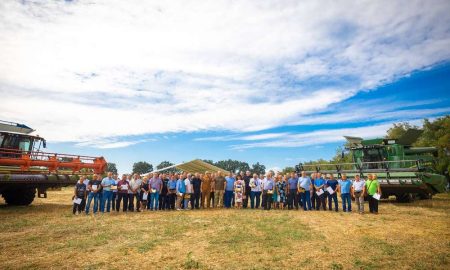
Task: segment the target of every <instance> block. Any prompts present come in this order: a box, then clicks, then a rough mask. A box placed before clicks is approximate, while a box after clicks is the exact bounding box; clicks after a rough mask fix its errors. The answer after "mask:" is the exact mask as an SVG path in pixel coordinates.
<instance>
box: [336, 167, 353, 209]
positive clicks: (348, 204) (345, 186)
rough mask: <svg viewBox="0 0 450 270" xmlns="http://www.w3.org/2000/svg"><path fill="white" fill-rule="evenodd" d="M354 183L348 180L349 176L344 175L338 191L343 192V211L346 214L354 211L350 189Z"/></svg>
mask: <svg viewBox="0 0 450 270" xmlns="http://www.w3.org/2000/svg"><path fill="white" fill-rule="evenodd" d="M351 187H352V182H351V181H350V180H347V175H346V174H345V173H344V174H342V176H341V180H339V186H338V190H339V191H340V192H341V200H342V210H343V211H344V212H351V211H352V199H351V197H350V189H351Z"/></svg>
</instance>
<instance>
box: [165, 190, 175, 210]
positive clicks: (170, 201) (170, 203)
mask: <svg viewBox="0 0 450 270" xmlns="http://www.w3.org/2000/svg"><path fill="white" fill-rule="evenodd" d="M176 196H177V195H176V194H175V193H169V194H167V208H166V209H167V210H175V199H176Z"/></svg>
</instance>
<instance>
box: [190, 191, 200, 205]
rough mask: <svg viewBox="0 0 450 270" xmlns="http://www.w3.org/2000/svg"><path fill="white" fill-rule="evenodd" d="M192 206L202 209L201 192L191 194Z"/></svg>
mask: <svg viewBox="0 0 450 270" xmlns="http://www.w3.org/2000/svg"><path fill="white" fill-rule="evenodd" d="M191 207H192V209H194V207H195V209H200V192H194V193H192V194H191Z"/></svg>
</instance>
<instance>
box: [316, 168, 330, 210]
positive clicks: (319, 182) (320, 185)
mask: <svg viewBox="0 0 450 270" xmlns="http://www.w3.org/2000/svg"><path fill="white" fill-rule="evenodd" d="M324 186H325V180H323V178H322V175H321V174H320V173H317V174H316V179H314V189H315V195H316V210H319V209H320V205H322V208H323V210H327V209H326V206H325V192H324ZM318 192H320V193H322V194H320V195H318V194H317V193H318Z"/></svg>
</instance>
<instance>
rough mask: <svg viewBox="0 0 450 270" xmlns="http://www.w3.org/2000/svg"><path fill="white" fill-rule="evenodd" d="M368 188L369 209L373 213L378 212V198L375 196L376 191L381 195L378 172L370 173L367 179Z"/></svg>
mask: <svg viewBox="0 0 450 270" xmlns="http://www.w3.org/2000/svg"><path fill="white" fill-rule="evenodd" d="M366 190H367V195H369V196H368V200H369V211H370V213H373V214H378V200H377V199H375V198H374V197H373V195H375V194H376V193H378V194H380V195H381V187H380V183H379V182H378V180H377V175H376V174H369V175H368V179H367V181H366Z"/></svg>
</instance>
